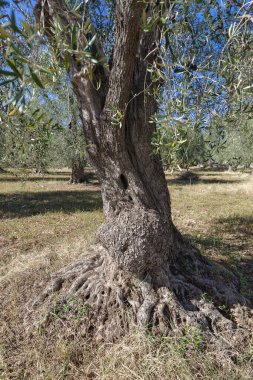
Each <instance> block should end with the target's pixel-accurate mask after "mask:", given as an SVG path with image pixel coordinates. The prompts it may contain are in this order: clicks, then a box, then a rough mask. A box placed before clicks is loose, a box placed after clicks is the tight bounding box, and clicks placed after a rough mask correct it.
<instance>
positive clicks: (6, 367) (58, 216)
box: [0, 170, 253, 380]
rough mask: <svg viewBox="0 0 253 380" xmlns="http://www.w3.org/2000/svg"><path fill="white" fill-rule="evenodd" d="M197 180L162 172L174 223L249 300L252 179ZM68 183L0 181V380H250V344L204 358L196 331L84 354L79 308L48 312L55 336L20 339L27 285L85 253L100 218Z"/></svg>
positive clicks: (90, 200)
mask: <svg viewBox="0 0 253 380" xmlns="http://www.w3.org/2000/svg"><path fill="white" fill-rule="evenodd" d="M198 174H199V175H200V180H199V181H198V182H194V181H179V180H178V179H177V176H176V173H175V174H174V175H170V174H167V179H168V185H169V188H170V192H171V198H172V210H173V218H174V222H175V224H176V225H177V226H178V227H179V229H180V230H181V231H182V232H183V234H184V235H186V236H187V237H188V238H189V239H190V240H191V241H192V242H194V243H195V244H196V245H197V246H198V247H199V248H200V250H201V252H202V253H203V254H204V255H206V256H208V257H210V258H211V259H212V260H214V261H218V262H220V263H223V264H224V265H226V266H227V267H228V268H231V269H233V271H234V272H235V273H236V274H237V276H238V277H239V278H240V283H241V293H242V294H243V295H245V296H247V297H249V298H251V299H252V300H253V202H252V195H253V176H252V174H251V173H239V172H236V173H229V172H214V171H205V172H201V171H199V170H198ZM68 179H69V173H68V172H67V171H50V172H49V174H47V175H45V176H41V175H32V174H31V175H26V176H24V175H21V173H19V172H16V173H13V174H8V173H4V174H0V218H1V219H0V305H1V309H0V380H7V379H25V380H26V379H34V380H49V379H50V380H58V379H59V380H61V379H71V380H72V379H75V380H78V379H80V380H81V379H82V380H85V379H97V380H103V379H106V380H116V379H117V380H118V379H119V380H127V379H130V380H134V379H136V380H137V379H139V380H140V379H143V380H156V379H168V380H174V379H175V380H176V379H180V380H183V379H185V380H186V379H187V380H191V379H206V380H207V379H210V380H211V379H215V380H216V379H220V380H221V379H222V380H226V379H229V380H230V379H232V380H233V379H234V380H239V379H251V380H252V377H253V376H252V373H253V372H252V371H253V343H252V344H249V345H247V346H245V347H242V348H241V351H240V352H237V353H234V354H235V355H234V359H233V360H228V359H227V357H225V356H223V353H222V352H215V351H214V352H211V351H209V353H208V355H206V354H205V352H204V349H203V345H202V337H201V332H200V331H198V329H196V328H194V329H191V328H190V327H186V329H185V333H184V335H182V336H181V337H178V338H175V337H167V338H158V337H153V336H152V335H150V334H147V332H145V331H142V330H140V329H139V330H137V329H135V328H134V327H133V330H132V331H131V333H130V334H129V335H127V336H126V337H124V338H123V339H121V340H120V341H119V342H117V343H116V344H114V345H103V344H102V345H101V346H100V347H94V346H91V345H90V344H89V343H87V342H85V341H80V339H77V338H76V335H75V326H77V325H78V318H81V317H82V314H83V313H85V312H86V310H85V309H84V308H83V306H82V305H79V304H78V305H77V310H78V313H77V316H76V318H75V319H71V320H69V319H68V318H67V317H66V316H67V314H68V310H67V309H65V310H63V309H61V310H57V309H55V311H54V315H53V317H54V318H56V319H57V320H59V321H60V323H61V324H62V326H63V330H64V334H63V332H62V329H59V330H56V331H53V332H52V333H51V335H50V336H49V335H48V333H46V332H45V331H43V329H39V330H38V333H37V336H36V338H35V339H34V337H33V339H29V336H28V335H27V334H24V330H25V327H24V324H23V317H24V315H25V314H27V302H28V301H29V297H30V295H31V294H33V293H34V289H36V284H38V283H39V282H42V281H43V280H44V279H46V278H48V277H49V276H50V274H52V273H54V272H55V271H56V270H57V269H59V268H61V267H62V266H64V265H66V264H68V263H70V262H71V261H73V260H74V259H77V258H78V257H79V256H80V255H85V252H86V249H87V247H88V246H89V245H90V244H92V242H93V241H94V239H95V236H94V233H95V230H96V228H97V227H98V225H99V224H100V223H101V221H102V220H103V215H102V209H101V207H102V201H101V197H100V191H99V186H98V184H97V183H96V182H93V183H91V184H86V185H70V184H68ZM203 297H205V294H203ZM73 302H78V301H77V300H74V301H73ZM28 312H29V311H28ZM232 358H233V355H232ZM235 358H236V359H235Z"/></svg>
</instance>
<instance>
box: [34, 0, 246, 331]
mask: <svg viewBox="0 0 253 380" xmlns="http://www.w3.org/2000/svg"><path fill="white" fill-rule="evenodd" d="M41 3H42V1H38V4H37V8H36V13H37V15H39V16H40V15H41V12H42V8H41ZM43 4H44V5H43V6H44V8H43V11H44V13H45V14H44V18H43V20H44V21H45V24H46V25H45V26H46V28H48V29H47V31H48V34H49V37H50V38H51V39H52V38H53V36H52V34H51V29H50V28H51V24H50V21H52V20H53V19H54V17H60V18H61V20H62V23H63V24H64V25H65V26H66V25H69V24H71V23H73V22H74V21H73V17H75V16H73V15H72V14H71V13H70V12H68V11H67V10H66V9H65V8H64V7H63V6H62V2H60V1H59V0H46V1H43ZM163 6H164V5H160V4H159V1H158V2H156V4H154V2H150V4H146V2H141V1H137V0H118V1H116V9H115V12H116V15H115V17H116V35H115V46H114V55H113V64H112V68H111V71H110V72H108V71H107V69H105V68H104V67H102V66H101V65H98V66H97V67H96V68H95V69H94V72H93V78H92V80H93V83H91V78H90V77H89V74H88V73H89V70H88V69H85V64H83V65H82V64H81V63H80V60H76V59H75V57H72V59H71V79H72V83H73V87H74V91H75V93H76V96H77V99H78V101H79V105H80V112H81V117H82V121H83V128H84V133H85V139H86V143H87V152H88V154H89V158H90V162H91V164H92V165H93V166H94V168H95V169H96V174H97V176H98V178H99V181H100V183H101V191H102V198H103V209H104V216H105V219H104V223H103V224H102V225H101V227H100V228H99V230H98V232H97V238H98V241H99V242H100V243H101V248H98V252H97V255H95V256H94V257H93V258H92V259H90V261H89V260H88V259H87V262H85V263H84V264H80V263H78V264H77V266H76V267H75V266H72V267H71V268H70V269H66V270H63V271H61V272H60V273H59V274H58V275H56V278H55V280H54V282H53V284H51V285H50V286H49V288H48V289H47V290H46V291H45V292H44V293H43V296H42V299H45V298H46V297H48V296H49V295H50V294H51V293H50V292H52V289H53V290H55V291H60V289H61V288H62V284H63V282H65V280H67V279H69V278H71V279H72V278H74V279H75V280H74V282H73V284H72V286H71V288H70V292H77V294H78V295H79V296H81V297H82V298H83V299H84V300H85V302H87V303H89V304H90V305H91V308H92V309H91V310H93V311H92V312H90V315H89V323H88V324H87V325H88V327H87V329H88V328H89V326H90V323H92V328H93V330H94V326H95V332H97V333H99V334H100V333H101V334H102V331H104V334H105V335H107V336H109V337H111V336H112V335H115V334H116V335H117V336H118V334H119V332H118V329H119V328H122V321H123V320H124V319H125V314H124V313H125V312H126V309H128V310H129V309H131V310H132V313H133V315H134V316H135V318H136V321H137V322H138V323H142V324H144V325H148V324H151V325H153V326H154V328H157V329H163V328H165V329H166V328H167V327H168V325H171V324H173V325H178V324H179V323H180V321H181V322H183V321H185V322H186V321H188V322H190V323H200V324H201V325H202V326H203V328H205V329H209V326H210V323H212V322H213V321H216V322H217V323H218V324H219V323H220V324H222V323H223V324H224V326H225V328H226V329H229V328H232V325H233V324H232V322H231V321H230V320H228V319H226V318H224V317H223V316H222V315H221V314H220V313H219V312H218V311H217V310H216V309H215V310H211V309H212V308H210V305H209V304H208V301H207V302H203V303H201V301H200V298H201V294H203V292H208V294H209V295H210V297H212V296H213V297H216V299H217V298H219V302H224V303H226V304H229V306H232V305H233V304H235V303H238V302H240V295H239V294H238V293H237V292H236V290H235V285H233V291H231V290H229V289H227V287H226V286H225V285H224V283H223V282H222V281H221V280H219V281H218V280H217V281H214V282H213V281H212V280H211V278H212V270H213V268H212V266H211V265H210V264H209V263H208V262H207V261H206V260H205V259H203V258H202V257H201V256H200V254H199V253H198V251H197V250H196V249H194V248H192V247H191V246H190V245H189V244H188V243H187V242H186V241H185V240H184V239H183V238H182V236H181V234H180V233H179V232H178V231H177V229H176V228H175V226H174V224H173V222H172V217H171V206H170V197H169V192H168V188H167V183H166V179H165V175H164V172H163V168H162V162H161V159H160V157H159V156H158V155H154V154H153V153H152V149H151V138H152V135H153V132H154V130H155V124H154V123H153V122H151V116H152V115H154V113H155V112H156V111H157V104H156V100H155V96H154V90H155V88H156V87H155V84H153V83H152V74H151V72H150V70H148V68H149V69H150V68H151V67H152V64H153V63H154V62H155V61H157V52H158V50H159V43H160V39H161V34H160V25H159V23H158V24H156V25H155V26H154V27H153V28H152V30H151V31H149V32H146V33H144V32H142V31H141V27H140V24H141V18H142V15H143V12H144V13H145V12H146V13H148V14H149V12H151V13H152V12H158V13H157V14H159V10H160V7H163ZM95 47H96V49H97V54H99V52H100V47H99V46H98V45H95ZM94 81H95V83H94ZM96 81H97V82H99V83H100V87H99V89H96ZM78 268H79V269H78ZM184 268H186V269H184ZM189 268H192V269H191V270H190V269H189ZM191 271H192V272H191ZM190 272H191V273H190ZM77 273H79V275H77ZM233 281H234V279H233V280H231V284H232V283H233ZM192 300H194V302H193V301H192ZM91 321H92V322H91ZM116 321H118V323H116ZM169 321H170V322H169ZM210 321H211V322H210ZM216 322H215V323H216ZM166 326H167V327H166ZM212 328H213V329H214V327H212Z"/></svg>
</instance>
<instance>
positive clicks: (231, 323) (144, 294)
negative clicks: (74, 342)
mask: <svg viewBox="0 0 253 380" xmlns="http://www.w3.org/2000/svg"><path fill="white" fill-rule="evenodd" d="M93 249H94V248H93ZM95 250H96V254H95V255H94V256H92V257H89V258H87V259H86V260H85V261H79V262H76V263H75V264H73V265H71V266H69V267H67V268H64V269H62V270H60V271H59V272H58V273H56V274H55V275H54V276H53V278H52V279H51V281H50V283H49V285H48V286H47V288H46V289H45V290H44V291H43V292H42V293H41V294H40V295H39V297H37V299H36V300H35V302H34V301H33V305H32V309H33V310H31V309H29V317H30V318H31V317H32V318H34V320H35V319H37V318H38V314H37V313H35V310H37V312H39V315H41V311H42V310H44V316H45V318H44V320H43V325H44V326H45V325H50V323H52V321H53V320H55V319H59V320H61V321H66V320H69V318H75V320H78V321H79V322H78V323H79V327H78V328H79V329H80V332H81V334H82V335H83V336H86V337H87V336H89V337H92V338H93V339H95V340H101V339H103V340H108V341H113V340H115V339H117V338H118V337H119V336H121V335H123V334H124V333H125V332H126V331H127V330H128V329H129V326H130V325H131V323H133V322H134V323H135V324H136V323H137V324H139V325H144V326H147V328H149V329H150V330H151V331H152V333H154V334H157V333H162V334H167V333H169V332H170V331H180V330H182V329H183V328H184V326H185V325H187V324H190V325H193V326H195V325H196V326H199V327H200V328H201V330H202V332H203V334H206V336H208V337H209V338H208V339H210V337H212V339H213V338H215V339H214V340H217V339H219V340H220V339H223V341H226V342H227V344H231V342H232V340H237V339H238V337H240V339H242V338H245V337H246V336H250V334H251V330H252V327H253V313H252V311H251V309H250V305H249V301H247V300H246V299H245V298H244V297H243V296H241V295H240V293H239V284H238V281H237V279H236V278H235V277H234V276H233V275H232V274H231V273H230V272H228V271H226V270H225V269H224V268H220V267H219V266H218V265H215V264H212V263H209V262H208V261H207V260H206V259H205V258H203V257H202V256H201V255H200V254H199V253H198V251H197V250H195V249H194V248H189V249H188V250H185V249H184V252H182V253H181V254H180V255H179V256H178V259H177V260H176V261H174V263H170V264H169V263H167V264H165V265H163V267H157V268H155V269H152V270H150V271H149V272H148V273H146V274H144V275H143V277H142V278H136V277H134V276H132V275H129V274H126V273H125V272H124V271H122V270H119V269H118V268H116V267H115V264H113V263H112V262H111V261H110V258H109V256H108V254H107V252H106V250H105V249H103V248H102V247H101V246H99V247H98V246H96V247H95ZM31 311H32V313H31ZM30 318H29V319H27V320H26V321H27V322H28V320H29V323H31V320H30ZM41 323H42V322H41ZM238 332H239V333H238ZM231 334H232V335H231ZM232 338H233V339H232ZM224 339H225V340H224ZM228 339H229V343H228Z"/></svg>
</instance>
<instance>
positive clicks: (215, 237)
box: [187, 215, 253, 302]
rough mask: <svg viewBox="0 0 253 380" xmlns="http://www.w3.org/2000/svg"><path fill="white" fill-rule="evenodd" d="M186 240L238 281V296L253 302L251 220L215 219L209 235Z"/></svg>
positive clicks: (240, 218)
mask: <svg viewBox="0 0 253 380" xmlns="http://www.w3.org/2000/svg"><path fill="white" fill-rule="evenodd" d="M187 238H188V239H190V240H191V241H192V242H193V243H194V244H197V245H199V246H200V247H201V251H202V252H206V253H207V254H208V251H209V252H210V254H211V253H212V254H211V259H212V260H213V261H217V262H219V263H220V264H222V265H223V266H224V267H225V268H227V269H228V270H230V271H232V272H233V273H234V274H235V275H236V276H237V277H238V279H239V282H240V290H241V294H242V295H245V296H246V297H248V298H249V299H250V300H251V301H252V302H253V216H240V215H234V216H230V217H227V218H224V217H223V218H219V219H217V220H216V221H215V222H214V226H213V234H212V235H208V236H187ZM216 254H217V256H218V258H217V259H216Z"/></svg>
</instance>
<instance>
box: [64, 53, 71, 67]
mask: <svg viewBox="0 0 253 380" xmlns="http://www.w3.org/2000/svg"><path fill="white" fill-rule="evenodd" d="M69 66H70V62H69V54H68V53H66V54H65V68H66V70H67V71H69Z"/></svg>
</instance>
